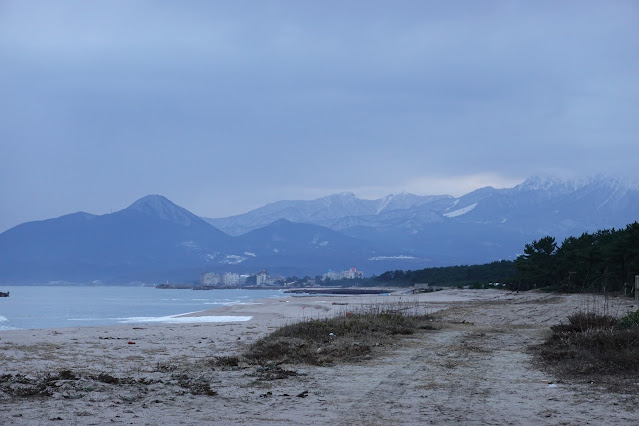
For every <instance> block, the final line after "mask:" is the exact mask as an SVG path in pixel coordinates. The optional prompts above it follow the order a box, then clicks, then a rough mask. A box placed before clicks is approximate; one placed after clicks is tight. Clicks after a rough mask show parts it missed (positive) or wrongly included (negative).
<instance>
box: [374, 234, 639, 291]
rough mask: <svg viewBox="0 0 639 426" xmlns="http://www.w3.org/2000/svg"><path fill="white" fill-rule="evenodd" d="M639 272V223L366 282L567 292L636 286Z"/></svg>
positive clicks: (386, 274) (391, 273) (544, 240)
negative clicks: (509, 256) (487, 259)
mask: <svg viewBox="0 0 639 426" xmlns="http://www.w3.org/2000/svg"><path fill="white" fill-rule="evenodd" d="M635 275H639V223H637V222H634V223H632V224H629V225H627V226H626V227H625V228H624V229H618V230H615V229H614V228H613V229H609V230H608V229H606V230H599V231H597V232H594V233H587V232H585V233H583V234H582V235H581V236H579V237H568V238H566V239H565V240H564V241H563V242H562V243H561V245H557V242H556V241H555V238H554V237H551V236H546V237H543V238H540V239H539V240H536V241H533V242H531V243H529V244H526V246H525V247H524V254H523V255H521V256H519V257H518V258H517V259H516V260H514V261H508V260H501V261H497V262H492V263H487V264H483V265H461V266H448V267H440V268H426V269H420V270H416V271H401V270H397V271H387V272H384V273H382V274H381V275H379V276H375V277H372V278H370V279H369V280H365V281H367V282H366V283H362V284H364V285H378V284H381V283H383V284H386V285H398V286H400V285H414V284H417V283H429V284H432V285H448V286H462V285H471V286H473V285H478V284H487V283H489V282H499V283H503V284H506V287H507V288H509V289H511V290H530V289H534V288H549V287H550V288H553V289H556V290H560V291H567V292H586V291H587V292H593V291H594V292H599V291H624V292H629V291H632V288H633V286H634V276H635Z"/></svg>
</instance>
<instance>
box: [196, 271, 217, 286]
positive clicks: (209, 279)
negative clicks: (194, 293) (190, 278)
mask: <svg viewBox="0 0 639 426" xmlns="http://www.w3.org/2000/svg"><path fill="white" fill-rule="evenodd" d="M200 283H201V284H202V285H218V284H219V283H220V275H219V274H214V273H213V272H207V273H206V274H202V276H201V277H200Z"/></svg>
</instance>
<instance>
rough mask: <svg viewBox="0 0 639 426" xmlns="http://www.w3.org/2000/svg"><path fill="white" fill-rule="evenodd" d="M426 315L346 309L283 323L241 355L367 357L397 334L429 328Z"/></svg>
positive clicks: (255, 358)
mask: <svg viewBox="0 0 639 426" xmlns="http://www.w3.org/2000/svg"><path fill="white" fill-rule="evenodd" d="M430 322H431V317H430V316H428V315H417V314H414V315H413V314H407V313H405V312H403V311H402V310H400V309H394V310H384V309H381V308H377V309H370V310H369V311H366V312H359V313H357V312H346V314H345V315H344V316H339V317H335V318H326V319H310V320H305V321H302V322H298V323H294V324H290V325H286V326H284V327H281V328H279V329H277V330H275V331H274V332H273V333H271V334H269V335H268V336H266V337H264V338H262V339H260V340H258V341H257V342H255V343H254V344H253V345H251V346H250V347H249V348H248V350H247V351H246V353H245V354H244V356H245V357H246V359H247V360H249V361H250V362H254V363H258V364H262V365H265V364H268V363H291V364H297V363H302V364H311V365H325V364H333V363H336V362H356V361H359V360H362V359H364V358H366V357H368V356H369V355H370V354H371V353H372V351H373V349H374V348H375V347H379V346H383V345H384V344H385V343H387V342H388V341H390V340H392V339H394V338H396V337H395V336H397V335H410V334H413V333H415V332H416V331H417V330H420V329H422V330H423V329H428V328H431V327H430V326H429V324H427V323H430Z"/></svg>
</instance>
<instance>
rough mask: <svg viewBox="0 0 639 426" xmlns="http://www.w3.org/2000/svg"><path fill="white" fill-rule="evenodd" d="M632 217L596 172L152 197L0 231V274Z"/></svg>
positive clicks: (171, 273) (369, 258)
mask: <svg viewBox="0 0 639 426" xmlns="http://www.w3.org/2000/svg"><path fill="white" fill-rule="evenodd" d="M637 220H639V187H638V186H637V185H636V184H635V183H632V182H631V183H628V182H625V181H622V180H619V179H614V178H608V177H603V176H597V177H593V178H587V179H578V180H566V179H557V178H552V177H533V178H530V179H528V180H526V181H525V182H523V183H521V184H520V185H517V186H515V187H514V188H505V189H495V188H491V187H486V188H480V189H478V190H476V191H473V192H470V193H468V194H466V195H464V196H461V197H458V198H455V197H452V196H449V195H440V196H437V195H435V196H417V195H413V194H406V193H402V194H398V195H389V196H387V197H383V198H380V199H377V200H362V199H359V198H357V197H356V196H355V195H353V194H350V193H343V194H335V195H331V196H328V197H323V198H320V199H317V200H311V201H280V202H277V203H273V204H269V205H267V206H264V207H262V208H259V209H256V210H253V211H250V212H248V213H245V214H243V215H239V216H234V217H230V218H224V219H211V220H208V222H207V221H205V220H203V219H201V218H199V217H197V216H196V215H194V214H192V213H191V212H189V211H188V210H186V209H184V208H182V207H179V206H177V205H175V204H174V203H172V202H171V201H169V200H167V199H166V198H164V197H162V196H159V195H150V196H147V197H144V198H141V199H140V200H138V201H136V202H134V203H133V204H132V205H131V206H129V207H128V208H126V209H123V210H121V211H118V212H115V213H112V214H107V215H101V216H96V215H91V214H88V213H83V212H78V213H74V214H70V215H66V216H62V217H59V218H56V219H49V220H45V221H39V222H29V223H24V224H22V225H19V226H16V227H14V228H12V229H9V230H8V231H6V232H4V233H2V234H0V283H33V282H48V281H52V280H65V281H74V282H91V281H93V280H101V281H103V282H113V283H115V282H130V281H137V280H142V281H151V282H153V281H155V282H158V281H165V280H167V279H169V280H180V281H185V280H187V281H193V280H197V278H198V277H199V275H200V274H201V273H203V272H225V271H235V272H249V273H250V272H255V271H257V270H260V269H262V268H268V269H269V271H271V272H273V273H281V274H291V275H292V274H296V275H305V274H308V275H317V274H321V273H323V272H325V271H326V270H328V269H329V268H335V269H339V268H346V267H351V266H354V267H357V268H358V269H360V270H364V271H365V272H366V273H367V274H373V273H376V274H378V273H381V272H384V271H387V270H394V269H420V268H425V267H429V266H445V265H454V264H474V263H485V262H491V261H494V260H499V259H513V258H515V257H516V256H517V254H519V253H521V252H522V250H523V247H524V245H525V244H526V243H529V242H530V241H532V240H534V239H538V238H540V237H543V236H545V235H551V236H554V237H555V238H556V239H557V241H558V242H559V243H561V241H562V240H563V238H565V237H567V236H570V235H580V234H581V233H583V232H592V231H596V230H598V229H609V228H620V227H624V226H625V225H627V224H629V223H632V222H634V221H637ZM210 222H212V223H215V224H217V226H219V227H221V228H222V229H223V230H224V231H226V233H225V232H223V231H222V230H220V229H218V228H217V227H215V226H213V225H211V223H210ZM229 234H233V235H235V236H232V235H229Z"/></svg>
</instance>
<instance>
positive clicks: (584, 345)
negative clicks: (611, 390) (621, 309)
mask: <svg viewBox="0 0 639 426" xmlns="http://www.w3.org/2000/svg"><path fill="white" fill-rule="evenodd" d="M623 318H625V317H622V320H621V321H620V320H618V319H616V318H614V317H611V316H608V315H603V314H595V313H578V314H575V315H572V316H570V317H569V318H568V324H560V325H556V326H553V327H551V329H552V331H553V334H552V335H551V336H550V337H549V338H548V339H547V340H546V341H545V342H544V343H542V344H541V345H540V346H539V347H538V349H539V354H540V356H541V358H542V359H543V360H544V361H545V362H546V363H547V364H548V365H550V366H551V367H553V368H554V369H555V370H556V371H557V372H558V373H559V374H562V375H566V376H575V375H577V376H579V375H589V376H594V375H612V376H616V375H628V374H630V375H632V374H636V373H639V327H626V325H625V324H626V320H624V319H623Z"/></svg>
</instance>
